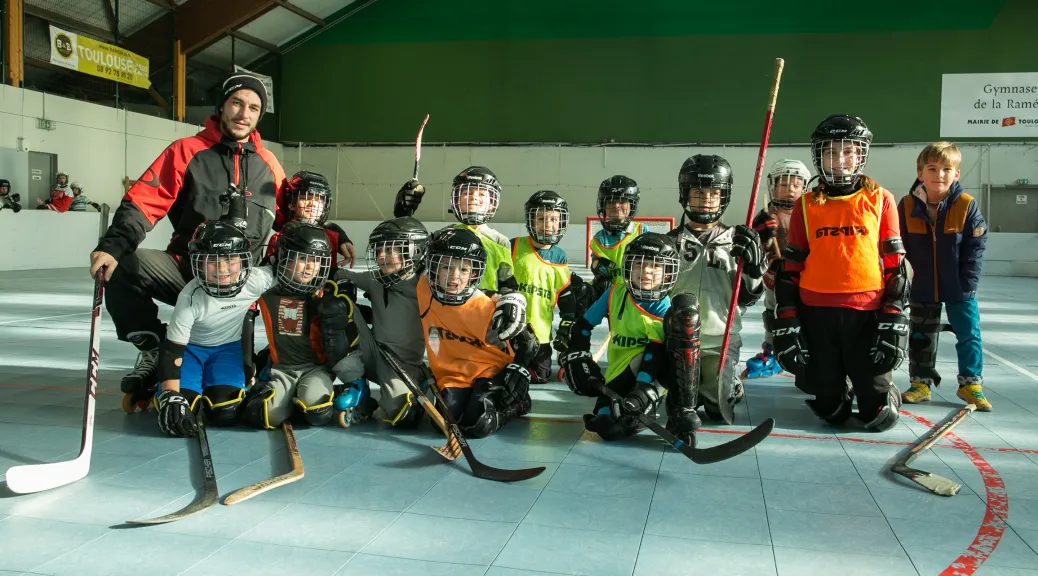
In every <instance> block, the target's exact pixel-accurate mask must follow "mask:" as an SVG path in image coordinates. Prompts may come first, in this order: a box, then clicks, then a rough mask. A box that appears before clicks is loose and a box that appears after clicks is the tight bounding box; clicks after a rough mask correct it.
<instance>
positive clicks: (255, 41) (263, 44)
mask: <svg viewBox="0 0 1038 576" xmlns="http://www.w3.org/2000/svg"><path fill="white" fill-rule="evenodd" d="M228 34H229V35H231V36H234V37H235V38H237V39H238V40H242V41H244V42H248V43H249V44H252V45H253V46H258V47H260V48H263V49H264V50H266V51H267V52H273V53H274V54H281V49H280V48H278V47H277V46H276V45H274V44H271V43H270V42H267V41H265V40H260V39H259V38H256V37H255V36H251V35H249V34H246V33H244V32H242V31H240V30H231V31H230V32H228Z"/></svg>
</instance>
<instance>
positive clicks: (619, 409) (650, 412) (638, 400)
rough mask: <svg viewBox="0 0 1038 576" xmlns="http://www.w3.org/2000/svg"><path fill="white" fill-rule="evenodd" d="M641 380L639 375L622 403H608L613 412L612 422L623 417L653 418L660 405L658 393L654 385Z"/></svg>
mask: <svg viewBox="0 0 1038 576" xmlns="http://www.w3.org/2000/svg"><path fill="white" fill-rule="evenodd" d="M642 378H643V377H641V375H639V379H638V380H637V381H636V382H635V383H634V387H633V388H631V391H630V392H628V393H627V395H626V396H624V397H623V402H615V401H614V402H612V403H610V405H609V408H610V410H612V412H613V419H614V420H620V419H621V418H623V417H624V416H626V417H628V418H633V417H634V416H635V415H638V414H643V415H645V416H648V417H649V418H654V416H655V414H656V407H657V406H658V405H659V403H660V393H659V390H657V389H656V385H655V384H653V383H652V382H646V381H645V380H643V379H642Z"/></svg>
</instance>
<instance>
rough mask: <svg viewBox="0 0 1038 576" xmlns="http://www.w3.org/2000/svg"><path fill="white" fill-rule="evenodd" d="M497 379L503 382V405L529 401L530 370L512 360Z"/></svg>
mask: <svg viewBox="0 0 1038 576" xmlns="http://www.w3.org/2000/svg"><path fill="white" fill-rule="evenodd" d="M496 380H497V381H498V382H499V383H500V384H501V402H503V404H502V405H503V406H513V405H515V404H526V403H527V398H529V396H530V371H529V370H527V369H526V368H523V367H522V366H520V365H518V364H516V363H515V362H511V363H509V364H508V365H507V366H505V369H504V370H502V371H501V373H500V374H498V377H497V378H496Z"/></svg>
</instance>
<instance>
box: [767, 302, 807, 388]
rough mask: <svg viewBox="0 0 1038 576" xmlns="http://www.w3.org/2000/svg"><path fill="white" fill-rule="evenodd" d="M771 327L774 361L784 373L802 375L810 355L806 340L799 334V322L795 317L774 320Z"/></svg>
mask: <svg viewBox="0 0 1038 576" xmlns="http://www.w3.org/2000/svg"><path fill="white" fill-rule="evenodd" d="M773 326H774V335H773V339H772V342H773V345H774V347H775V352H774V353H775V359H776V360H778V363H779V365H780V366H782V369H783V370H785V371H786V372H789V373H791V374H795V375H798V376H799V375H802V374H803V373H804V370H805V369H806V368H807V364H808V363H809V362H810V361H811V354H810V353H809V352H808V350H807V339H806V338H804V335H803V333H802V332H801V327H800V320H797V318H796V316H793V317H790V318H776V319H775V323H774V324H773Z"/></svg>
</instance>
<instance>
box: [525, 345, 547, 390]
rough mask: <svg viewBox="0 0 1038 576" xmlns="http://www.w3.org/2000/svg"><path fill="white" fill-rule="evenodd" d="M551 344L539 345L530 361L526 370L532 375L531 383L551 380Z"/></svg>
mask: <svg viewBox="0 0 1038 576" xmlns="http://www.w3.org/2000/svg"><path fill="white" fill-rule="evenodd" d="M551 354H552V347H551V344H541V345H540V346H539V347H538V348H537V354H536V355H534V357H533V358H532V359H531V360H530V365H529V366H527V367H526V368H527V369H528V370H529V371H530V373H531V374H532V375H533V381H534V382H537V383H545V382H547V381H548V380H549V379H551Z"/></svg>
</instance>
